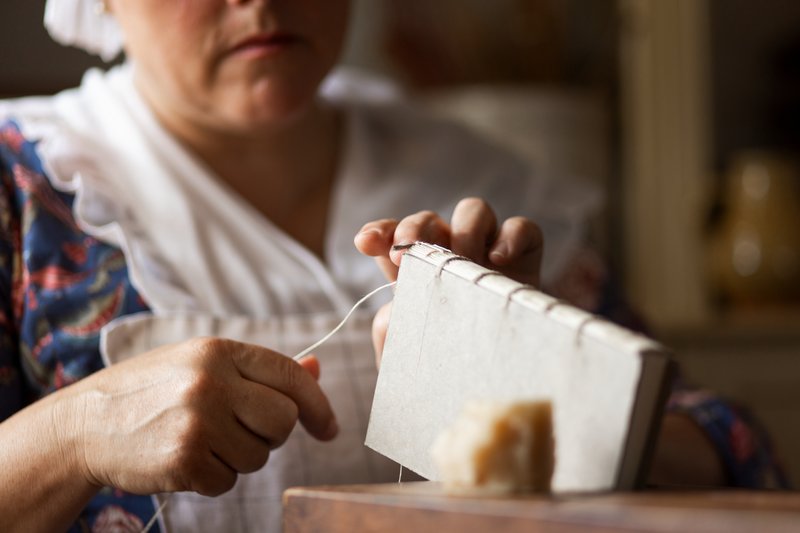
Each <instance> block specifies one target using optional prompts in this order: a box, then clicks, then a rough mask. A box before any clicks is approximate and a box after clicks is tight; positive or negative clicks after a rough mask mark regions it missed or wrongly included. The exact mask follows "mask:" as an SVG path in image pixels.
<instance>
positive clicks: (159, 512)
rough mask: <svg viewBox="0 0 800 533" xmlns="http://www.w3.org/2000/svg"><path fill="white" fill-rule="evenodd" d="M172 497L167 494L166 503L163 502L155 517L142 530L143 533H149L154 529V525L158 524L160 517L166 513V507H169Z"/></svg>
mask: <svg viewBox="0 0 800 533" xmlns="http://www.w3.org/2000/svg"><path fill="white" fill-rule="evenodd" d="M170 496H171V494H167V495H166V496H165V497H164V501H163V502H161V505H159V506H158V509H156V513H155V514H154V515H153V518H151V519H150V521H149V522H148V523H147V524H146V525H145V526H144V527H143V528H142V532H141V533H147V532H148V531H150V528H151V527H153V524H155V523H156V520H158V517H159V516H161V513H162V512H164V507H166V506H167V502H168V501H169V497H170Z"/></svg>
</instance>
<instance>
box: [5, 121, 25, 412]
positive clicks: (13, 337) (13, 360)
mask: <svg viewBox="0 0 800 533" xmlns="http://www.w3.org/2000/svg"><path fill="white" fill-rule="evenodd" d="M5 133H6V130H5V129H0V421H2V420H5V419H6V418H8V417H10V416H11V415H12V414H14V413H15V412H17V411H19V410H20V409H21V408H22V407H23V405H24V404H25V400H24V390H23V383H22V379H21V374H20V357H19V350H18V346H19V343H18V342H17V337H18V335H17V330H18V328H17V326H16V319H15V314H14V303H13V299H12V294H13V292H14V291H13V287H14V284H15V283H16V277H17V276H18V275H19V274H18V273H19V269H18V268H17V267H18V265H17V264H16V262H17V261H18V258H19V254H18V253H17V252H16V251H17V250H19V236H20V227H19V217H18V216H17V215H16V213H17V212H18V210H17V208H16V205H15V204H16V201H15V198H14V187H13V181H12V177H11V169H10V168H8V161H10V158H9V157H8V154H7V152H8V150H9V149H10V148H11V146H13V144H12V143H13V142H14V139H13V138H7V137H8V135H6V134H5Z"/></svg>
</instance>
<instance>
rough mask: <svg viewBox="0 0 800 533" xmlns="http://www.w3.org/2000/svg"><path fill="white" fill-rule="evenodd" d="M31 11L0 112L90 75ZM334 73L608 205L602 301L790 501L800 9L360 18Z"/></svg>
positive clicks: (474, 1)
mask: <svg viewBox="0 0 800 533" xmlns="http://www.w3.org/2000/svg"><path fill="white" fill-rule="evenodd" d="M43 6H44V2H43V0H3V2H2V5H0V97H8V96H16V95H23V94H34V93H35V94H48V93H53V92H56V91H58V90H60V89H62V88H65V87H70V86H73V85H75V84H77V83H78V82H79V80H80V76H81V73H82V72H83V71H84V70H85V69H86V68H87V67H89V66H92V65H97V64H98V62H97V61H95V60H93V59H92V58H91V57H89V56H87V55H86V54H83V53H82V52H79V51H77V50H69V49H64V48H61V47H59V46H57V45H55V44H53V43H52V42H51V41H50V40H49V38H48V37H47V35H46V33H45V31H44V30H43V28H42V25H41V20H42V13H43V9H44V8H43ZM344 62H345V63H347V64H350V65H352V66H356V67H360V68H364V69H368V70H370V71H374V72H377V73H380V74H382V75H385V76H388V77H390V78H392V79H393V80H395V81H396V82H397V83H398V84H400V85H401V86H402V87H403V89H404V91H405V92H406V94H407V95H409V97H411V98H414V99H417V100H418V101H419V102H420V104H421V105H425V106H428V107H429V108H430V110H431V112H434V113H441V114H443V115H445V116H450V117H453V118H454V119H456V120H461V121H463V122H464V123H465V124H467V125H469V127H472V128H475V129H477V130H479V131H481V132H483V133H484V134H485V135H487V136H490V137H491V138H493V139H494V140H495V141H496V142H499V143H502V144H505V145H506V146H508V147H509V149H511V150H515V151H517V152H518V153H519V154H520V155H521V156H522V157H526V158H528V159H529V160H530V161H531V162H532V163H533V164H534V165H535V166H536V169H537V171H538V172H544V173H548V174H554V175H556V176H569V177H572V178H577V179H580V180H583V182H584V183H587V184H590V185H591V186H593V187H596V188H599V189H600V190H602V191H603V192H604V195H605V198H606V202H605V209H604V211H603V212H602V213H601V214H600V215H599V216H598V217H597V220H595V221H594V224H593V227H592V231H591V235H590V236H589V239H590V241H591V243H592V245H593V246H594V247H595V248H596V249H597V250H598V251H599V253H600V254H601V256H602V257H603V259H604V261H605V263H606V265H607V268H608V272H609V273H610V274H609V276H610V282H609V285H610V287H612V289H613V291H614V293H615V294H614V297H615V298H618V299H619V300H620V301H625V302H627V303H628V305H629V306H630V308H631V309H633V310H635V312H636V313H637V314H638V315H639V316H641V317H642V318H643V319H644V321H645V323H646V324H647V326H648V329H649V331H650V333H651V334H652V335H653V336H654V337H656V338H657V339H659V340H660V341H662V342H663V343H665V344H667V345H668V346H670V347H671V348H673V349H674V350H675V352H676V354H677V356H678V359H679V360H680V362H681V364H682V365H683V367H684V369H685V373H686V375H687V377H688V378H689V379H690V380H691V381H693V382H696V383H698V384H701V385H704V386H708V387H711V388H713V389H716V390H717V391H719V392H721V393H723V394H725V395H727V396H729V397H731V398H733V399H735V400H738V401H740V402H741V403H743V404H745V405H748V406H749V407H750V408H751V410H752V411H754V412H755V413H756V414H757V415H758V416H759V417H760V418H761V420H763V421H764V423H765V425H766V426H767V427H768V429H769V430H770V431H771V433H772V434H773V436H774V438H775V440H776V447H777V448H778V451H779V453H780V455H781V456H782V457H783V459H784V461H785V463H786V466H787V468H788V470H789V472H790V474H791V477H792V478H793V479H794V480H795V482H796V483H797V482H800V453H797V450H800V387H798V384H800V193H799V192H798V189H799V188H800V167H799V166H798V155H800V2H797V1H796V0H761V1H760V2H758V4H757V5H754V4H753V3H752V2H750V1H748V0H668V1H665V0H592V1H591V2H589V1H586V0H436V1H435V2H430V1H428V0H403V1H402V2H397V1H392V0H356V1H355V2H354V14H353V28H352V35H351V39H350V42H349V45H348V48H347V50H346V53H345V57H344Z"/></svg>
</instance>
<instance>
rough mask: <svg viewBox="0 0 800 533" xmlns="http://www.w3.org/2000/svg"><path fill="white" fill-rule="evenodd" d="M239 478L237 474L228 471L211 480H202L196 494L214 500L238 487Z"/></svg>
mask: <svg viewBox="0 0 800 533" xmlns="http://www.w3.org/2000/svg"><path fill="white" fill-rule="evenodd" d="M237 477H238V475H237V474H236V472H233V471H227V472H224V473H221V474H219V475H216V476H214V477H212V478H209V479H200V480H198V482H197V484H196V485H195V487H196V488H195V492H197V493H198V494H201V495H203V496H210V497H212V498H213V497H216V496H220V495H221V494H224V493H226V492H228V491H229V490H231V489H232V488H233V486H234V485H236V479H237Z"/></svg>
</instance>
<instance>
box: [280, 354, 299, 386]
mask: <svg viewBox="0 0 800 533" xmlns="http://www.w3.org/2000/svg"><path fill="white" fill-rule="evenodd" d="M301 372H305V370H303V369H302V368H300V366H299V365H297V364H296V363H294V362H293V361H290V360H287V361H282V364H281V365H280V366H279V367H278V373H279V378H280V380H281V382H282V383H283V386H284V387H285V388H286V390H288V391H297V390H300V389H301V387H302V385H303V374H301Z"/></svg>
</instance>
